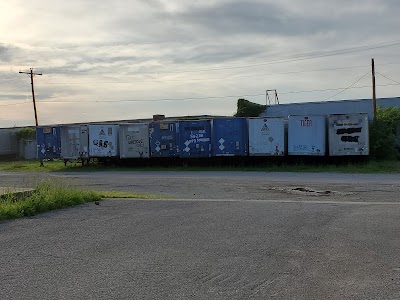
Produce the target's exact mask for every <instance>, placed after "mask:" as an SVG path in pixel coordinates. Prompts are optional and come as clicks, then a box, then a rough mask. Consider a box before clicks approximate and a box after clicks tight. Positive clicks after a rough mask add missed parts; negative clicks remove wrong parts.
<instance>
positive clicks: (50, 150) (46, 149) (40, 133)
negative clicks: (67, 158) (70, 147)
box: [36, 126, 61, 159]
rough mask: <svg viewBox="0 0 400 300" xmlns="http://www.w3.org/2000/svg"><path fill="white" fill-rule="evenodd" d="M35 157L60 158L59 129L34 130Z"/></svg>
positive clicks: (43, 128)
mask: <svg viewBox="0 0 400 300" xmlns="http://www.w3.org/2000/svg"><path fill="white" fill-rule="evenodd" d="M36 142H37V155H38V158H40V159H53V158H60V155H61V133H60V127H59V126H57V127H38V128H36Z"/></svg>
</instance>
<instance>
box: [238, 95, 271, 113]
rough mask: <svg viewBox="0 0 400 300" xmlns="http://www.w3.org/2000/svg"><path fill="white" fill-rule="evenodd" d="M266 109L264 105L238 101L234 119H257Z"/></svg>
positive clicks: (243, 100) (242, 100) (244, 100)
mask: <svg viewBox="0 0 400 300" xmlns="http://www.w3.org/2000/svg"><path fill="white" fill-rule="evenodd" d="M265 109H266V105H261V104H257V103H254V102H250V101H249V100H246V99H242V98H241V99H239V100H238V102H237V111H236V114H235V117H258V116H259V115H260V114H261V113H263V112H264V111H265Z"/></svg>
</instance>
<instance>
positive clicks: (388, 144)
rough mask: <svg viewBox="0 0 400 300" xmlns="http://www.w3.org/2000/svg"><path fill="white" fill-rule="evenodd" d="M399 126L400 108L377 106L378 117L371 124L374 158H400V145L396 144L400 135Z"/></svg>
mask: <svg viewBox="0 0 400 300" xmlns="http://www.w3.org/2000/svg"><path fill="white" fill-rule="evenodd" d="M399 127H400V108H398V107H387V108H382V107H378V108H377V119H376V121H374V122H372V124H371V126H370V150H371V156H372V157H373V158H375V159H395V158H397V159H399V158H400V152H399V150H400V148H399V146H400V145H399V144H396V139H398V138H399V135H400V132H398V130H399ZM396 135H397V137H396Z"/></svg>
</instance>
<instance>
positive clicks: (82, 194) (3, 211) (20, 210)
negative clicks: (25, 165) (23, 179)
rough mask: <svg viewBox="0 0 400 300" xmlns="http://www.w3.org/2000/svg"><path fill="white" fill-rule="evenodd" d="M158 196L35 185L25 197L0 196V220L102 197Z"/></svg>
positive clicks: (58, 185) (46, 183)
mask: <svg viewBox="0 0 400 300" xmlns="http://www.w3.org/2000/svg"><path fill="white" fill-rule="evenodd" d="M161 197H162V196H160V195H150V194H142V193H135V192H118V191H103V192H97V191H91V190H82V189H78V188H75V187H72V186H69V185H67V184H65V183H62V182H57V181H56V182H55V181H46V182H42V183H40V184H38V185H37V187H36V189H35V191H34V192H33V193H32V194H31V195H28V196H26V195H25V196H15V195H14V194H12V193H7V194H5V195H2V196H0V221H3V220H7V219H15V218H21V217H29V216H34V215H36V214H38V213H42V212H46V211H50V210H55V209H61V208H66V207H70V206H75V205H79V204H83V203H87V202H93V201H99V200H101V199H102V198H144V199H157V198H161Z"/></svg>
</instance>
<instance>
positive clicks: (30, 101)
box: [0, 101, 31, 107]
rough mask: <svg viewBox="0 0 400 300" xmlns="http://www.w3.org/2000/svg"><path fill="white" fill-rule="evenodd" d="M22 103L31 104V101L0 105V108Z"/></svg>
mask: <svg viewBox="0 0 400 300" xmlns="http://www.w3.org/2000/svg"><path fill="white" fill-rule="evenodd" d="M24 103H31V101H24V102H19V103H12V104H1V105H0V107H3V106H14V105H20V104H24Z"/></svg>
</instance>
